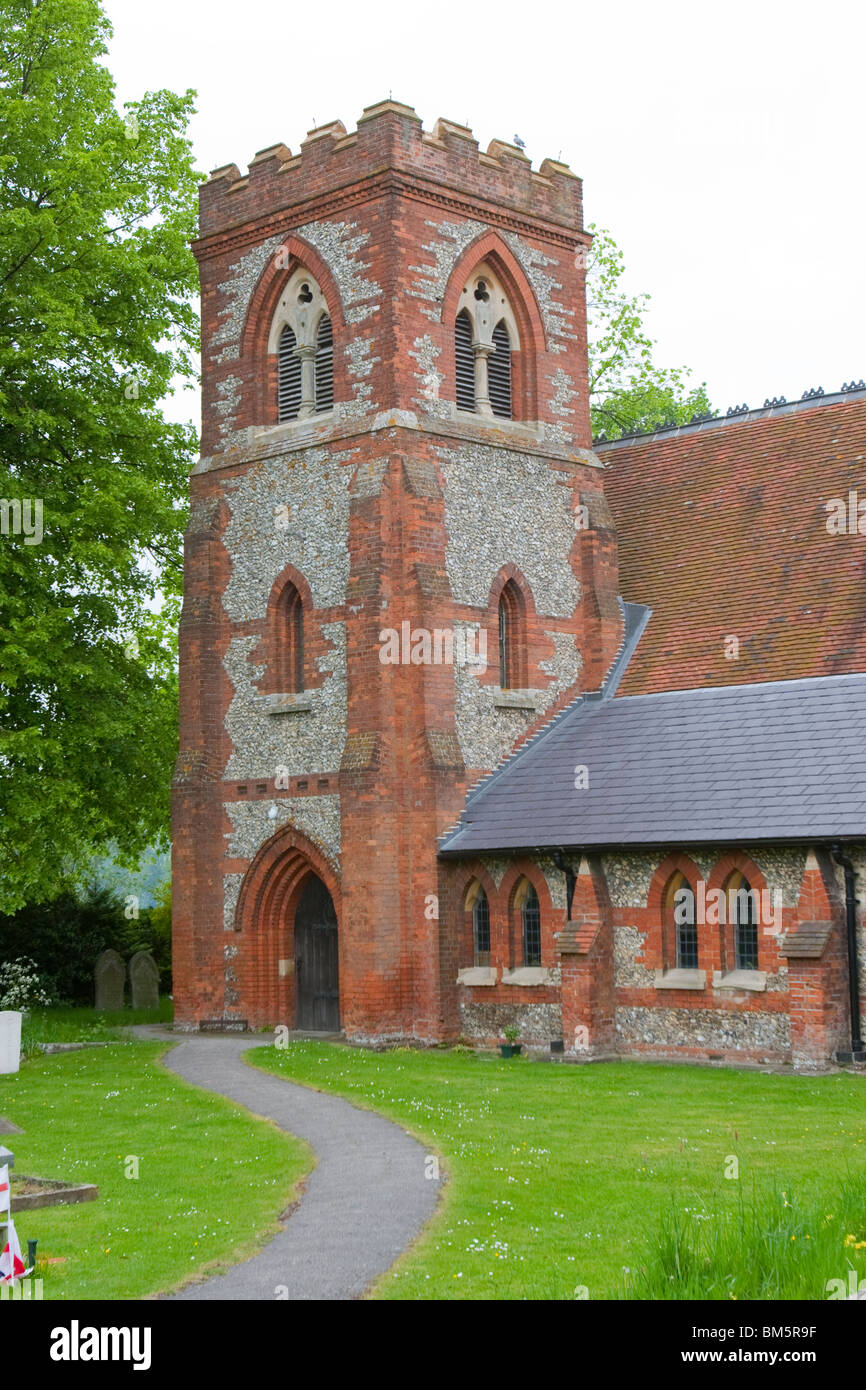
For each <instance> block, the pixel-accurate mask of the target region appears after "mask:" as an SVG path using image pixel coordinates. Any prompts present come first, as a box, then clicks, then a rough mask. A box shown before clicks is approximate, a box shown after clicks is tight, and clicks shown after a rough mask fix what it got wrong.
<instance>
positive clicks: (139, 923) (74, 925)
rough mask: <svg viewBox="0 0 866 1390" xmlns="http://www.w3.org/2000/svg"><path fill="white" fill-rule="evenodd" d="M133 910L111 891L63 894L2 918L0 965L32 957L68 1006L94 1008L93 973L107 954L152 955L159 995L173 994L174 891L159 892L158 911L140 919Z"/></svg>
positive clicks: (47, 984) (166, 887)
mask: <svg viewBox="0 0 866 1390" xmlns="http://www.w3.org/2000/svg"><path fill="white" fill-rule="evenodd" d="M133 911H134V907H133V905H132V904H130V903H127V902H126V901H125V900H124V899H122V898H120V897H118V896H117V895H116V894H115V893H113V892H111V891H110V890H109V889H107V888H93V889H91V890H89V891H87V892H84V893H74V892H70V891H67V892H64V893H62V894H61V895H60V896H59V897H57V898H54V899H53V900H52V901H51V902H47V903H31V904H29V905H28V906H27V907H24V908H21V909H19V911H18V912H16V913H13V914H12V915H10V916H7V917H0V963H4V962H7V961H13V960H15V959H16V958H17V957H19V956H22V955H27V956H29V957H30V958H31V959H32V960H33V961H34V963H35V966H36V969H37V971H38V974H39V976H40V979H41V980H42V982H43V984H44V986H45V988H46V989H47V990H48V992H49V994H51V995H52V996H53V997H54V998H56V999H59V1000H61V1001H62V1002H63V1003H69V1004H92V1003H93V967H94V964H95V963H96V958H97V956H98V955H99V954H100V952H102V951H106V950H109V949H111V950H114V951H118V952H119V953H120V955H121V956H123V958H124V960H129V957H130V956H131V955H133V953H134V952H135V951H152V953H153V956H154V959H155V961H156V963H157V965H158V967H159V971H160V991H161V992H162V993H166V994H167V993H169V992H170V990H171V886H170V884H165V885H164V886H163V888H162V889H161V890H160V898H159V903H158V905H157V907H155V908H151V909H146V910H145V911H144V912H141V913H139V915H138V916H137V917H136V916H127V913H131V912H133Z"/></svg>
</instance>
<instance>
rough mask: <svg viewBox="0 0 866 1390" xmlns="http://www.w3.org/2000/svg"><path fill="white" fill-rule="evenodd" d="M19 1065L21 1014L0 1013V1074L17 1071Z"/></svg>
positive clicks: (9, 1010)
mask: <svg viewBox="0 0 866 1390" xmlns="http://www.w3.org/2000/svg"><path fill="white" fill-rule="evenodd" d="M20 1064H21V1014H20V1013H19V1012H18V1010H17V1009H3V1010H2V1011H0V1073H6V1072H12V1071H17V1070H18V1067H19V1066H20Z"/></svg>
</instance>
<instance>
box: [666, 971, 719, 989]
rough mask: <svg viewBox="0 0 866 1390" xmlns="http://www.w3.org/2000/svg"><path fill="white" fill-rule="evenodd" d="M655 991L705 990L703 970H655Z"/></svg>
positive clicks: (705, 976) (705, 981) (704, 972)
mask: <svg viewBox="0 0 866 1390" xmlns="http://www.w3.org/2000/svg"><path fill="white" fill-rule="evenodd" d="M655 987H656V989H706V987H707V972H706V971H705V970H657V971H656V979H655Z"/></svg>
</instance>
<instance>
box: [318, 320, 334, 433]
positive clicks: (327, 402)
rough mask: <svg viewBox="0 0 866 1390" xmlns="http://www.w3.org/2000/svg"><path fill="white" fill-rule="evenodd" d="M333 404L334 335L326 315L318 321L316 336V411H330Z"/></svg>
mask: <svg viewBox="0 0 866 1390" xmlns="http://www.w3.org/2000/svg"><path fill="white" fill-rule="evenodd" d="M333 404H334V334H333V329H332V327H331V320H330V319H329V318H328V317H327V315H326V316H325V317H324V318H322V319H321V320H320V321H319V331H318V333H317V334H316V410H317V411H322V410H330V409H331V408H332V406H333Z"/></svg>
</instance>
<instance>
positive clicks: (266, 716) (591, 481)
mask: <svg viewBox="0 0 866 1390" xmlns="http://www.w3.org/2000/svg"><path fill="white" fill-rule="evenodd" d="M588 244H589V237H588V236H587V234H586V233H585V232H584V231H583V223H582V208H581V184H580V181H579V180H578V179H577V178H575V176H574V175H573V174H572V173H571V172H570V171H569V170H568V168H566V166H564V165H562V164H560V163H557V162H555V161H551V160H546V161H545V162H544V163H543V164H542V165H541V168H540V170H539V171H538V172H535V171H533V169H532V167H531V165H530V162H529V160H528V159H527V158H526V156H525V155H524V154H523V153H522V151H521V150H519V149H517V148H515V147H513V146H511V145H505V144H501V143H500V142H498V141H494V142H493V143H492V144H491V146H490V148H489V149H488V150H487V152H486V153H482V152H481V151H479V148H478V144H477V142H476V141H475V140H474V139H473V138H472V135H471V132H470V131H469V130H467V129H465V128H464V127H462V126H457V125H454V124H452V123H450V122H448V121H444V120H440V121H438V122H437V123H436V125H435V127H434V129H433V131H432V132H430V133H426V132H424V131H422V127H421V122H420V120H419V118H418V117H417V116H416V115H415V112H414V111H413V110H412V109H411V108H410V107H406V106H402V105H400V104H398V103H396V102H392V101H388V102H382V103H380V104H379V105H377V106H373V107H370V108H368V109H367V110H366V111H365V112H364V115H363V116H362V118H361V120H360V121H359V122H358V129H357V130H356V131H354V132H352V133H351V134H347V133H346V131H345V129H344V127H343V126H342V125H341V124H340V123H339V122H335V123H333V124H331V125H328V126H325V127H323V128H321V129H318V130H315V131H312V132H311V133H310V135H309V136H308V138H307V140H306V141H305V142H304V144H303V145H302V147H301V152H300V154H298V155H292V154H291V152H290V151H289V150H288V149H286V147H285V146H283V145H278V146H275V147H273V148H271V149H268V150H264V151H262V153H260V154H258V155H256V157H255V159H254V160H253V162H252V164H251V165H250V169H249V173H248V174H247V175H246V176H243V177H242V176H241V174H240V173H239V171H238V169H237V168H236V167H235V166H234V165H231V166H227V167H225V168H222V169H218V170H216V171H215V172H214V174H212V175H211V178H210V179H209V181H208V182H207V184H205V185H204V187H203V188H202V191H201V237H200V240H199V241H198V242H197V244H196V248H195V249H196V254H197V256H198V260H199V264H200V269H201V282H202V313H203V374H204V384H203V427H202V459H201V461H200V463H199V464H198V465H197V467H196V469H195V470H194V473H193V477H192V510H191V516H190V523H189V530H188V533H187V544H186V587H185V600H184V607H183V616H182V623H181V658H180V660H181V668H180V669H181V739H180V754H179V758H178V766H177V772H176V777H175V803H174V804H175V809H174V885H175V890H174V891H175V903H174V932H175V948H174V950H175V999H176V1013H177V1019H178V1022H179V1024H180V1025H181V1026H185V1027H196V1026H200V1025H202V1024H218V1025H219V1026H223V1027H231V1026H236V1027H240V1026H243V1024H244V1023H246V1024H249V1025H266V1026H273V1025H279V1024H285V1025H287V1026H288V1027H290V1028H291V1027H295V1026H306V1027H312V1028H323V1029H327V1028H332V1027H335V1026H340V1027H342V1028H343V1029H345V1031H346V1033H347V1035H348V1036H350V1037H353V1038H356V1039H362V1038H372V1037H379V1038H387V1037H406V1036H411V1037H416V1038H419V1039H427V1040H432V1039H437V1038H440V1037H442V1036H445V1035H447V1034H448V1033H449V1032H450V1031H453V987H454V980H455V973H454V968H453V966H454V952H453V950H452V949H451V944H452V943H451V938H452V936H453V932H454V931H456V930H457V928H456V927H452V924H451V923H450V922H449V914H448V911H447V889H444V888H443V886H442V884H441V883H440V873H439V864H438V861H437V837H438V836H439V835H441V834H442V832H443V831H444V830H445V829H446V828H447V827H448V826H449V825H451V824H452V823H453V822H454V821H455V819H456V818H457V817H458V815H459V812H460V809H461V806H462V803H463V799H464V796H465V792H466V790H467V788H468V787H469V786H471V785H472V784H473V783H474V782H476V781H477V780H478V777H479V776H480V775H481V774H483V773H484V772H486V771H488V770H490V769H491V768H492V767H494V766H496V764H497V763H498V762H499V761H500V760H501V759H502V758H503V757H505V756H507V754H508V753H509V752H510V751H511V750H512V749H513V748H514V747H515V745H516V744H517V743H519V742H520V741H521V740H522V739H523V738H524V737H525V736H526V735H527V733H529V732H532V731H533V730H535V729H537V728H539V727H541V725H543V724H544V723H545V722H546V721H547V720H548V719H549V718H550V717H551V715H552V714H553V713H554V712H555V711H556V710H557V709H559V708H560V707H561V706H562V705H563V704H564V703H565V702H567V701H568V700H570V699H573V698H574V696H575V694H576V693H578V691H580V690H586V689H597V688H598V686H599V684H600V682H601V680H602V678H603V675H604V672H605V671H606V669H607V668H608V666H609V665H610V662H611V660H612V658H613V656H614V654H615V651H616V649H617V646H618V644H619V642H620V639H621V635H622V634H621V625H620V615H619V608H618V605H617V601H616V595H617V569H616V546H615V536H614V533H613V530H612V524H611V522H610V520H609V513H608V512H607V507H606V503H605V501H604V495H603V490H602V469H601V465H600V463H599V460H598V459H597V458H596V457H595V455H594V454H593V453H592V452H591V438H590V426H589V408H588V400H587V367H586V327H585V305H584V271H583V264H584V252H585V248H586V247H587V245H588ZM485 639H486V643H487V663H486V666H484V664H483V662H479V661H477V660H476V661H473V660H472V653H473V651H476V652H477V651H478V650H479V649H481V648H483V643H484V641H485ZM452 656H453V659H452ZM440 897H441V898H442V904H441V906H442V911H440V902H439V899H440Z"/></svg>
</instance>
